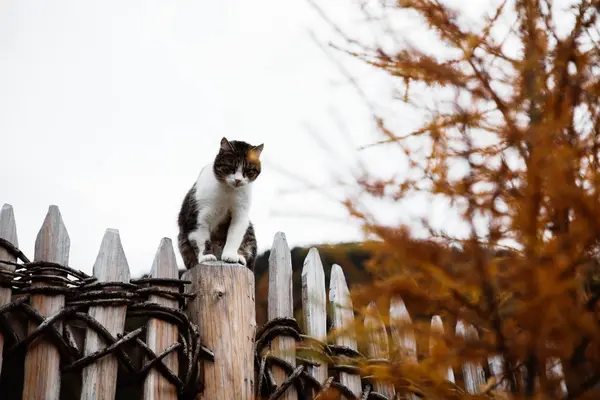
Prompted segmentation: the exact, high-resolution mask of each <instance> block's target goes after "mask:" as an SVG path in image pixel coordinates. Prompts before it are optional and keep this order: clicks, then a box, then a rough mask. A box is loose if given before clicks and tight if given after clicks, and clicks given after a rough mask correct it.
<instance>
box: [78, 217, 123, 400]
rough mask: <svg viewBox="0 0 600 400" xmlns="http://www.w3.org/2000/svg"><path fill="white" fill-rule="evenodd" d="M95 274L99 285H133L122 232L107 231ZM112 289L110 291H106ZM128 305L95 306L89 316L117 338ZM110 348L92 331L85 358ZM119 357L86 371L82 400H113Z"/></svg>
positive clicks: (85, 345) (87, 339) (85, 348)
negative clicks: (130, 281)
mask: <svg viewBox="0 0 600 400" xmlns="http://www.w3.org/2000/svg"><path fill="white" fill-rule="evenodd" d="M93 275H94V276H95V277H96V278H97V279H98V281H99V282H129V278H130V275H129V265H128V264H127V258H126V257H125V252H124V251H123V245H122V244H121V238H120V236H119V231H118V230H116V229H107V230H106V232H105V234H104V237H103V238H102V244H101V245H100V251H99V252H98V256H97V257H96V262H95V263H94V267H93ZM104 290H108V289H104ZM126 312H127V307H126V306H92V307H90V309H89V311H88V314H89V315H90V317H92V318H94V319H96V320H97V321H98V322H99V323H100V324H102V325H103V326H104V327H105V328H106V330H107V331H108V332H110V334H111V335H113V336H114V337H116V336H117V334H122V333H123V331H124V328H125V314H126ZM105 347H107V345H106V343H104V341H103V340H102V339H101V338H100V337H99V336H98V334H96V332H95V331H93V330H92V329H88V330H87V332H86V336H85V343H84V350H83V353H84V355H88V354H91V353H93V352H95V351H98V350H100V349H103V348H105ZM117 367H118V361H117V358H116V357H115V356H114V355H112V354H108V355H106V356H104V357H102V358H100V359H99V360H96V361H95V362H94V363H93V364H90V365H88V366H86V367H85V368H84V369H83V372H82V389H81V399H82V400H99V399H103V400H113V399H114V398H115V393H116V390H117V369H118V368H117Z"/></svg>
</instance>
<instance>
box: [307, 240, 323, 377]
mask: <svg viewBox="0 0 600 400" xmlns="http://www.w3.org/2000/svg"><path fill="white" fill-rule="evenodd" d="M302 311H303V314H304V325H305V329H304V333H306V334H307V335H308V336H310V337H313V338H315V339H318V340H321V341H325V340H326V338H327V295H326V293H325V272H324V271H323V264H322V263H321V257H319V251H318V250H317V249H316V248H314V247H313V248H311V249H310V250H309V252H308V255H307V256H306V259H305V260H304V266H303V268H302ZM315 361H317V362H320V363H321V365H320V366H318V367H313V368H311V369H310V374H311V375H312V376H313V377H315V379H317V380H318V381H319V382H320V383H321V384H323V383H325V381H326V380H327V364H325V363H324V362H322V361H319V360H315Z"/></svg>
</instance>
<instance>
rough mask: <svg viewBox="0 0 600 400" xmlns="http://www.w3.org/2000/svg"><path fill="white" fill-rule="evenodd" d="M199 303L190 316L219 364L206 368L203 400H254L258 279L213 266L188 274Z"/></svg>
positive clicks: (232, 267) (245, 271)
mask: <svg viewBox="0 0 600 400" xmlns="http://www.w3.org/2000/svg"><path fill="white" fill-rule="evenodd" d="M188 278H189V279H190V280H191V281H192V288H193V292H194V293H195V294H196V295H197V296H196V298H195V299H194V300H192V301H190V303H189V305H188V309H187V310H186V313H187V315H188V316H189V318H190V320H191V321H192V322H194V323H196V324H198V326H199V328H200V336H201V337H202V339H203V341H204V344H205V345H206V346H207V347H208V348H209V349H211V350H212V351H213V352H214V355H215V361H214V362H211V361H208V362H204V364H203V369H204V372H203V375H204V392H203V393H202V394H201V395H199V396H198V399H203V400H222V399H240V400H251V399H254V336H255V334H256V309H255V305H254V287H255V284H254V274H253V273H252V271H250V270H249V269H248V268H246V267H244V266H241V265H239V264H230V263H224V262H221V261H214V262H208V263H203V264H200V265H197V266H195V267H193V268H192V269H190V274H189V276H188Z"/></svg>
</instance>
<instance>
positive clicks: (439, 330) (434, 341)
mask: <svg viewBox="0 0 600 400" xmlns="http://www.w3.org/2000/svg"><path fill="white" fill-rule="evenodd" d="M431 333H432V335H431V336H430V337H429V355H431V356H434V355H435V354H436V351H438V350H439V347H441V346H443V349H442V350H445V349H446V343H445V342H444V341H443V340H440V339H438V338H436V337H435V336H436V335H439V336H443V335H444V324H443V323H442V318H441V317H440V316H439V315H434V316H433V317H431ZM439 371H440V375H441V376H443V377H444V378H445V379H446V380H447V381H450V382H452V383H454V370H453V369H452V366H451V365H444V364H441V365H440V369H439Z"/></svg>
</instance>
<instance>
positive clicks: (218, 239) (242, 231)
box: [177, 138, 264, 270]
mask: <svg viewBox="0 0 600 400" xmlns="http://www.w3.org/2000/svg"><path fill="white" fill-rule="evenodd" d="M263 148H264V144H260V145H258V146H253V145H250V144H248V143H246V142H243V141H237V140H231V141H230V140H227V139H226V138H222V139H221V146H220V148H219V152H218V153H217V155H216V157H215V159H214V160H213V162H212V163H210V164H208V165H206V166H205V167H204V168H202V170H201V171H200V174H199V176H198V179H197V180H196V182H195V183H194V185H193V186H192V188H191V189H190V190H189V191H188V193H187V195H186V196H185V198H184V200H183V203H182V205H181V209H180V211H179V216H178V219H177V222H178V225H179V235H178V244H179V252H180V253H181V256H182V258H183V262H184V265H185V267H186V268H187V269H190V268H192V267H193V266H195V265H197V264H199V263H202V262H206V261H216V260H217V257H216V256H215V255H214V247H215V246H220V248H221V249H222V253H221V261H224V262H228V263H239V264H242V265H245V266H246V267H248V268H250V269H251V270H254V263H255V261H256V251H257V248H256V236H255V233H254V226H253V225H252V222H251V221H250V219H249V215H248V212H249V211H250V202H251V194H252V183H253V182H254V181H255V180H256V179H257V178H258V176H259V175H260V173H261V163H260V155H261V153H262V151H263Z"/></svg>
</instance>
